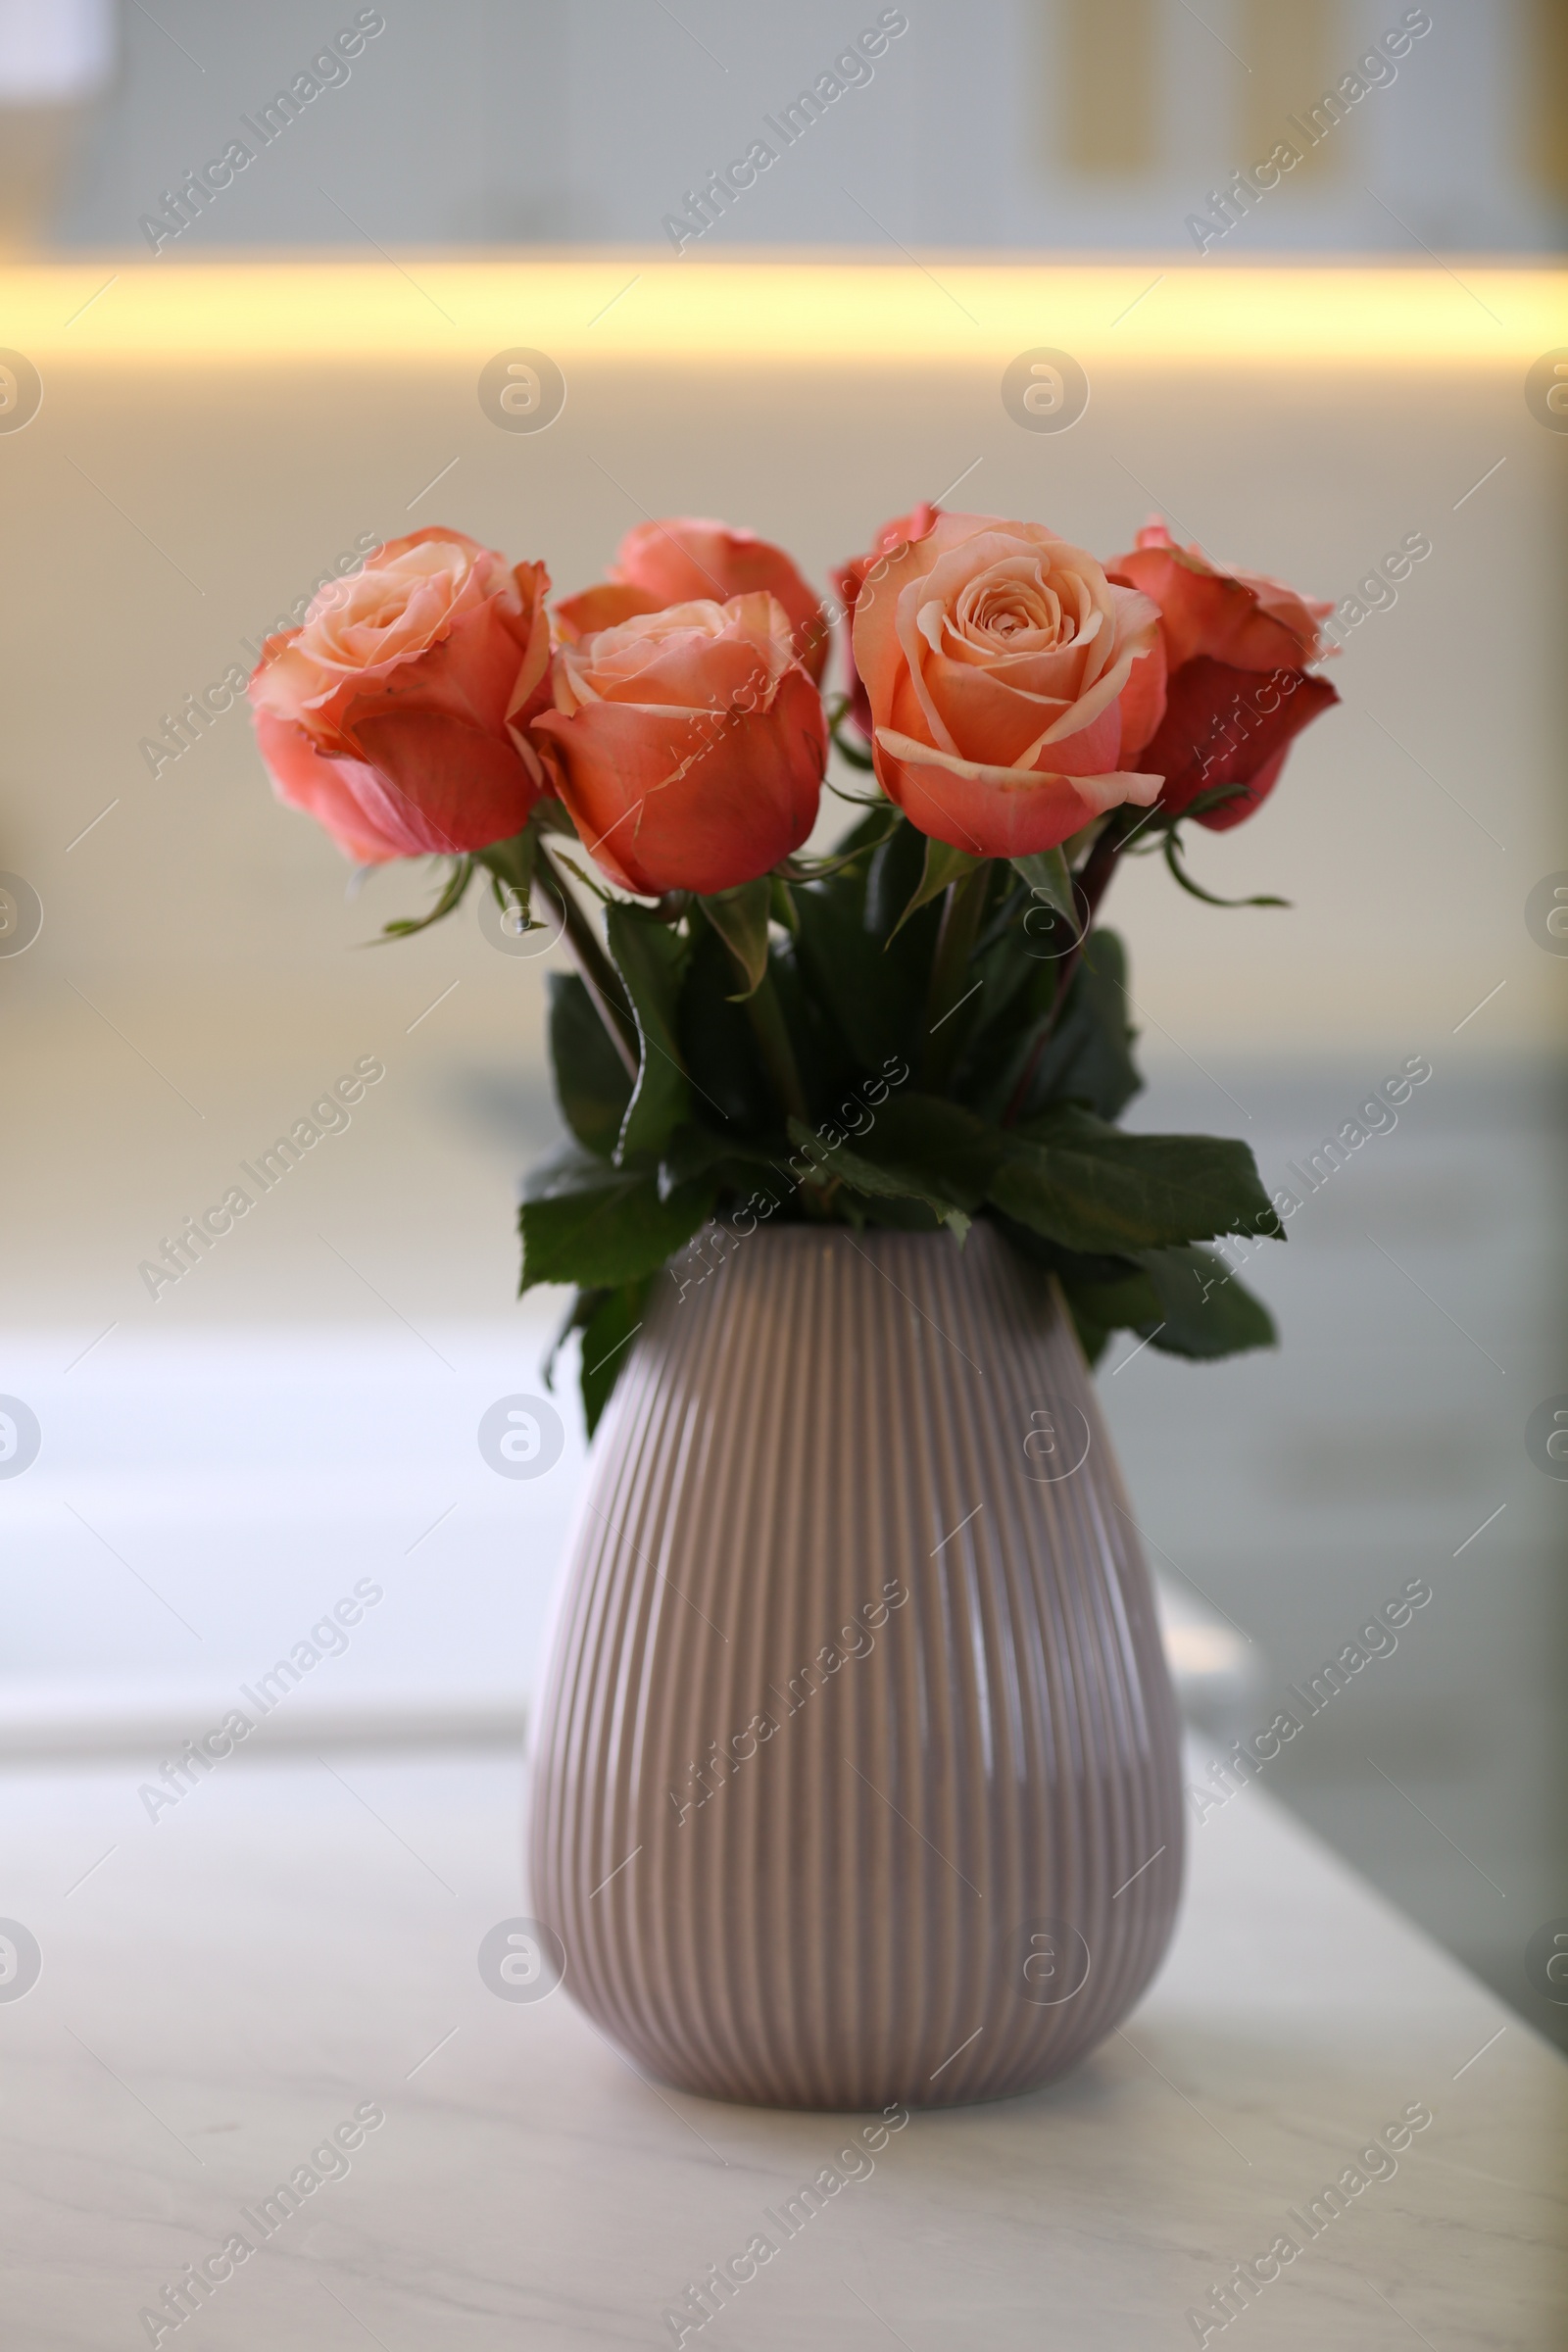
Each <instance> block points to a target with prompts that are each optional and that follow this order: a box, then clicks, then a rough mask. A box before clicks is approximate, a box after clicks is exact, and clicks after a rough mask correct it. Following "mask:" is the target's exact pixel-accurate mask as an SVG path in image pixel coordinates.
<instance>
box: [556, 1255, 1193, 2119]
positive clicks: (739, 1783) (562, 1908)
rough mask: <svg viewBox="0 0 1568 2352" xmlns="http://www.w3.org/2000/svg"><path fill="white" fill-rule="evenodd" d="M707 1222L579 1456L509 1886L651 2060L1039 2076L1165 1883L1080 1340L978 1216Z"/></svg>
mask: <svg viewBox="0 0 1568 2352" xmlns="http://www.w3.org/2000/svg"><path fill="white" fill-rule="evenodd" d="M710 1239H711V1243H712V1248H711V1250H694V1251H693V1252H692V1253H690V1254H689V1260H688V1262H686V1263H685V1264H682V1265H677V1266H675V1267H673V1268H670V1269H667V1270H666V1273H665V1275H664V1276H663V1277H662V1278H661V1279H660V1281H659V1282H658V1283H657V1284H656V1286H655V1289H654V1292H653V1294H652V1296H651V1299H650V1302H649V1305H648V1307H647V1310H646V1315H645V1320H644V1323H643V1325H642V1328H641V1331H640V1333H639V1335H638V1337H637V1339H636V1340H635V1342H634V1345H633V1351H632V1354H631V1360H630V1361H629V1363H628V1364H627V1366H626V1368H625V1370H624V1371H623V1373H622V1375H621V1378H620V1381H619V1384H618V1386H617V1388H616V1391H615V1393H614V1396H613V1398H612V1400H611V1403H610V1405H609V1408H608V1410H607V1412H606V1415H605V1418H604V1421H603V1423H602V1425H601V1428H600V1431H599V1433H598V1436H597V1439H596V1442H595V1446H594V1453H593V1459H592V1465H591V1473H590V1481H589V1486H588V1489H587V1492H586V1496H585V1502H584V1505H583V1507H582V1510H581V1517H580V1524H579V1531H578V1534H577V1538H576V1542H575V1546H574V1551H573V1555H572V1559H571V1564H570V1568H569V1571H568V1577H567V1583H566V1587H565V1591H564V1598H563V1601H562V1604H561V1609H560V1614H559V1618H558V1624H557V1632H556V1637H555V1642H554V1649H553V1656H552V1661H551V1667H550V1673H549V1679H548V1686H547V1691H546V1695H545V1699H544V1702H543V1707H542V1711H541V1715H540V1720H539V1725H538V1731H537V1739H536V1750H535V1768H534V1791H533V1823H532V1887H533V1901H534V1908H535V1911H536V1913H537V1916H538V1918H539V1920H540V1921H541V1922H542V1923H543V1925H544V1926H546V1927H547V1928H549V1929H550V1930H551V1931H552V1932H553V1934H554V1935H555V1936H557V1937H559V1939H560V1945H561V1948H562V1955H563V1958H564V1981H565V1985H566V1988H567V1990H568V1991H569V1992H570V1993H571V1995H572V1996H573V1997H574V1998H575V1999H576V2000H577V2001H578V2002H579V2003H580V2004H581V2006H582V2008H583V2009H585V2010H586V2011H587V2013H588V2015H589V2017H590V2018H591V2019H593V2020H594V2021H595V2023H596V2024H597V2025H598V2026H599V2027H601V2028H602V2029H603V2031H604V2033H605V2034H607V2035H609V2036H610V2037H612V2038H613V2040H614V2041H615V2042H616V2043H618V2044H619V2045H620V2047H621V2048H622V2049H623V2050H624V2051H625V2052H626V2053H627V2054H628V2055H629V2056H630V2057H631V2059H632V2060H633V2062H634V2063H635V2064H636V2065H638V2066H639V2067H641V2068H642V2069H644V2070H645V2071H646V2072H647V2073H648V2074H649V2075H650V2076H652V2077H653V2078H654V2079H655V2080H657V2081H658V2082H663V2083H665V2084H668V2085H671V2086H675V2087H678V2088H680V2089H683V2090H688V2091H695V2092H699V2093H701V2094H703V2095H706V2096H708V2097H711V2098H717V2099H728V2100H736V2101H742V2102H746V2103H748V2104H752V2105H758V2106H763V2107H787V2108H818V2109H837V2110H859V2111H864V2110H869V2109H877V2108H886V2107H889V2106H891V2105H893V2104H894V2103H903V2104H905V2105H907V2106H908V2107H936V2106H954V2105H958V2104H961V2103H964V2102H968V2101H974V2100H981V2099H994V2098H1001V2097H1004V2096H1005V2095H1008V2094H1010V2093H1014V2092H1019V2091H1025V2090H1029V2089H1032V2088H1034V2087H1036V2086H1038V2085H1039V2084H1041V2083H1044V2082H1050V2081H1051V2080H1052V2079H1053V2078H1054V2076H1057V2075H1060V2074H1061V2073H1062V2072H1063V2071H1064V2070H1065V2069H1066V2068H1068V2067H1070V2066H1071V2065H1073V2063H1074V2062H1075V2061H1076V2060H1077V2059H1079V2058H1080V2057H1082V2056H1083V2054H1084V2053H1085V2052H1086V2051H1087V2050H1089V2049H1091V2048H1092V2047H1093V2046H1094V2045H1095V2043H1097V2042H1098V2041H1100V2040H1101V2039H1103V2036H1104V2035H1105V2034H1108V2033H1109V2032H1110V2031H1111V2029H1112V2028H1113V2027H1114V2026H1115V2025H1116V2023H1117V2021H1118V2020H1119V2019H1121V2018H1122V2017H1124V2016H1125V2015H1126V2014H1127V2012H1128V2010H1129V2009H1130V2008H1131V2006H1132V2004H1133V2003H1134V2002H1135V2001H1136V2000H1137V1998H1138V1996H1139V1994H1140V1992H1141V1991H1142V1990H1143V1988H1144V1986H1145V1985H1147V1984H1148V1983H1149V1980H1150V1978H1151V1976H1152V1973H1153V1971H1154V1969H1155V1968H1156V1967H1157V1965H1158V1963H1159V1960H1160V1957H1161V1955H1162V1953H1163V1952H1164V1949H1165V1945H1166V1943H1167V1941H1168V1939H1169V1936H1170V1932H1171V1928H1172V1924H1173V1921H1174V1917H1175V1912H1176V1906H1177V1901H1178V1896H1179V1892H1180V1887H1181V1873H1182V1842H1183V1840H1182V1807H1181V1788H1180V1779H1179V1772H1178V1720H1177V1713H1176V1706H1175V1701H1174V1697H1173V1693H1172V1690H1171V1685H1170V1679H1169V1675H1168V1673H1167V1670H1166V1666H1165V1661H1164V1656H1163V1653H1162V1650H1161V1646H1160V1640H1159V1633H1158V1628H1157V1624H1156V1620H1155V1613H1154V1604H1153V1596H1152V1590H1151V1586H1150V1580H1149V1575H1148V1571H1147V1569H1146V1567H1145V1565H1144V1562H1143V1558H1142V1556H1141V1553H1140V1550H1139V1547H1138V1541H1137V1532H1136V1530H1135V1528H1134V1527H1133V1524H1132V1522H1131V1520H1130V1519H1129V1517H1128V1515H1127V1509H1126V1502H1125V1497H1124V1494H1123V1489H1122V1484H1121V1480H1120V1477H1119V1475H1118V1472H1117V1468H1116V1465H1115V1462H1114V1459H1113V1457H1112V1454H1111V1450H1110V1446H1109V1444H1108V1442H1107V1440H1106V1437H1105V1432H1104V1427H1103V1423H1102V1420H1101V1418H1100V1413H1099V1410H1098V1407H1097V1404H1096V1400H1095V1397H1094V1392H1093V1389H1092V1387H1091V1384H1090V1380H1089V1376H1088V1373H1087V1370H1086V1367H1085V1364H1084V1359H1083V1355H1082V1353H1081V1351H1080V1348H1079V1346H1078V1341H1077V1337H1076V1334H1075V1332H1074V1330H1073V1327H1072V1324H1071V1321H1070V1319H1069V1317H1068V1315H1067V1312H1066V1310H1065V1308H1064V1306H1063V1304H1062V1301H1061V1297H1060V1294H1059V1292H1058V1290H1057V1289H1056V1286H1055V1284H1054V1280H1053V1279H1052V1278H1050V1277H1047V1276H1044V1275H1042V1274H1041V1273H1039V1272H1038V1271H1037V1270H1036V1269H1035V1268H1034V1267H1032V1266H1031V1265H1029V1264H1027V1263H1025V1262H1024V1261H1023V1260H1021V1259H1020V1258H1019V1257H1018V1256H1017V1255H1016V1254H1015V1253H1014V1252H1013V1250H1011V1248H1010V1247H1009V1245H1008V1244H1007V1243H1006V1242H1005V1239H1004V1238H1003V1237H1002V1235H1001V1234H999V1233H998V1232H997V1230H996V1229H995V1228H994V1227H992V1226H989V1225H985V1224H980V1225H977V1226H976V1227H975V1228H974V1229H973V1230H972V1231H971V1232H970V1233H969V1235H968V1237H967V1240H966V1242H965V1244H964V1245H963V1246H962V1247H961V1248H960V1247H959V1246H958V1244H957V1243H956V1241H955V1240H954V1239H953V1238H952V1237H951V1236H949V1235H948V1234H946V1233H936V1234H905V1233H894V1232H885V1231H884V1232H874V1231H873V1232H863V1233H859V1234H857V1233H853V1232H851V1231H850V1230H848V1229H847V1228H844V1227H823V1226H820V1225H818V1226H810V1225H790V1226H781V1227H778V1228H769V1227H766V1226H763V1227H761V1228H760V1229H758V1230H757V1231H756V1232H754V1233H753V1234H752V1235H750V1236H749V1237H747V1238H744V1239H736V1238H734V1237H730V1236H722V1235H717V1234H713V1235H711V1237H710ZM720 1251H722V1256H720V1254H719V1252H720ZM704 1264H706V1265H708V1266H709V1267H710V1268H711V1271H709V1272H708V1273H707V1274H706V1275H705V1276H704V1277H703V1278H702V1279H697V1268H698V1267H699V1266H700V1265H704Z"/></svg>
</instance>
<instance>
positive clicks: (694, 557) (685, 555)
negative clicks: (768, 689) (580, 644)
mask: <svg viewBox="0 0 1568 2352" xmlns="http://www.w3.org/2000/svg"><path fill="white" fill-rule="evenodd" d="M758 590H761V591H763V592H764V593H765V594H767V595H768V596H772V597H776V598H777V600H778V602H779V603H780V604H781V605H782V606H783V608H784V610H785V612H786V613H788V615H789V622H790V629H791V632H792V642H793V645H794V650H795V658H796V660H797V661H798V662H803V663H804V664H805V667H806V669H807V670H808V672H809V675H810V677H811V679H812V681H813V683H820V680H821V676H822V669H823V665H824V664H825V662H826V661H827V651H828V643H829V632H828V626H827V620H826V616H825V615H824V613H823V611H822V606H821V600H820V599H819V598H818V596H817V594H816V592H815V590H814V589H813V588H811V587H810V586H809V583H808V582H807V581H806V580H804V579H803V578H802V577H801V575H800V573H799V572H798V571H797V570H796V568H795V565H794V564H792V563H791V562H790V559H789V557H788V556H787V555H786V554H785V553H784V550H783V549H782V548H781V547H774V546H772V545H771V544H770V543H769V542H768V541H767V540H766V539H759V538H758V537H757V535H756V533H755V532H754V531H737V530H732V529H731V528H730V526H729V524H728V523H727V522H712V521H710V520H709V519H707V518H706V517H705V516H702V515H666V516H665V517H664V519H663V520H662V522H640V523H638V524H637V526H636V528H635V529H634V530H630V531H628V532H627V533H626V536H625V538H624V539H623V540H622V541H621V543H620V545H619V547H618V548H616V550H615V561H614V562H613V564H612V565H611V566H610V576H609V579H608V581H606V582H602V583H601V584H600V585H598V586H597V587H593V588H584V589H583V590H581V591H580V593H579V594H578V595H576V596H567V597H564V598H563V599H562V601H561V603H560V604H559V605H558V606H557V607H556V621H557V625H558V628H559V630H560V633H561V635H562V636H563V637H564V639H565V640H566V642H567V643H568V644H570V643H575V642H576V641H577V640H578V639H580V638H582V637H585V636H588V635H590V634H591V633H592V632H593V631H594V630H595V629H606V628H613V627H615V626H616V625H617V624H618V623H619V622H621V621H623V620H630V619H633V618H634V617H635V616H636V615H637V614H639V613H662V612H663V611H664V610H665V609H666V608H667V607H668V606H670V605H691V604H705V603H707V602H709V601H710V600H711V601H712V602H714V603H717V604H725V603H727V602H728V601H729V599H730V598H731V597H736V596H750V595H752V594H754V593H755V592H756V591H758Z"/></svg>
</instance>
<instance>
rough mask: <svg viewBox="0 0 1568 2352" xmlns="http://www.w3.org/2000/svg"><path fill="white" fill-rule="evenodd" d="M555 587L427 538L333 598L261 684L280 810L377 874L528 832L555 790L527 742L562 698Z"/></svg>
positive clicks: (257, 678)
mask: <svg viewBox="0 0 1568 2352" xmlns="http://www.w3.org/2000/svg"><path fill="white" fill-rule="evenodd" d="M549 588H550V579H549V574H548V573H547V572H546V570H545V567H544V565H543V564H517V565H516V566H515V568H514V569H511V570H509V569H508V566H507V563H506V559H505V557H503V556H499V555H496V554H495V553H494V552H493V551H492V550H491V549H489V548H484V547H480V546H479V545H478V543H477V541H475V540H472V539H469V538H466V537H465V535H464V533H463V532H461V531H447V530H440V529H436V528H430V529H425V530H420V531H415V532H414V533H413V534H412V535H411V536H410V537H409V538H406V539H393V540H389V541H388V542H387V544H386V546H385V547H382V548H378V549H377V550H376V552H375V554H374V555H372V556H370V557H369V558H368V561H367V563H366V564H365V568H364V569H363V571H360V572H357V573H355V574H353V575H352V576H351V577H350V578H348V579H345V580H336V581H333V582H331V583H330V584H329V585H328V586H327V587H325V588H323V589H321V591H320V592H319V595H318V596H317V599H316V601H315V603H314V604H313V605H312V607H311V609H310V611H309V613H307V614H306V616H305V621H304V625H303V626H302V627H300V628H297V629H285V630H284V631H283V632H282V634H281V635H280V636H276V637H270V638H269V639H268V641H267V644H266V645H265V647H264V648H263V651H262V659H261V661H260V662H258V664H257V667H256V670H255V673H254V674H253V676H252V678H251V682H250V697H251V705H252V708H253V711H254V712H255V720H256V735H257V741H258V743H259V744H260V746H261V752H262V758H263V760H265V761H266V763H267V767H268V771H269V773H270V776H271V780H272V787H273V790H274V791H275V792H276V793H277V795H278V798H279V799H280V800H283V801H286V802H288V803H289V804H290V805H291V806H292V807H294V808H297V809H307V810H308V811H309V812H310V813H311V814H312V815H313V816H315V817H316V818H318V820H319V822H320V823H321V824H322V825H324V826H325V828H326V830H327V831H328V832H329V833H330V834H331V835H332V837H333V839H334V840H335V841H336V842H337V843H338V844H339V846H340V847H341V848H342V849H344V850H346V851H347V852H348V854H349V856H350V857H352V858H359V859H361V860H362V861H363V862H367V863H380V862H381V861H383V860H384V859H386V858H412V857H417V856H420V855H422V854H423V853H425V852H428V851H446V852H452V853H456V852H461V851H466V850H479V849H484V848H486V847H488V845H489V844H490V843H491V842H493V841H502V840H506V839H507V838H509V837H510V836H511V835H512V834H514V833H517V832H520V831H521V829H522V827H523V825H524V823H525V822H526V821H527V816H528V811H529V810H530V809H531V808H532V807H533V805H534V802H535V801H536V800H537V799H538V798H539V795H540V793H541V791H542V790H543V789H544V782H545V779H544V774H543V770H542V768H541V766H540V762H539V758H538V755H537V753H536V752H535V750H534V749H533V746H532V745H531V744H530V743H529V741H528V739H527V736H526V734H525V732H524V730H525V728H526V727H527V724H528V721H529V720H530V719H531V718H532V717H533V715H534V713H535V712H536V711H538V710H540V709H541V708H542V707H543V705H544V704H545V702H546V701H547V700H548V699H549V691H550V686H549V666H550V633H549V624H548V621H547V619H546V617H545V598H546V596H547V594H548V593H549Z"/></svg>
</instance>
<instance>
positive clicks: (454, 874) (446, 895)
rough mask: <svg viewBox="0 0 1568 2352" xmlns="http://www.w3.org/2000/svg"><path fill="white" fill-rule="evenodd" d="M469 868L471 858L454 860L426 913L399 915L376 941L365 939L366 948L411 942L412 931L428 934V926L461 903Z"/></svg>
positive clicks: (383, 928) (468, 877) (471, 865)
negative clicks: (392, 940) (434, 900)
mask: <svg viewBox="0 0 1568 2352" xmlns="http://www.w3.org/2000/svg"><path fill="white" fill-rule="evenodd" d="M473 866H474V861H473V859H472V858H455V859H454V860H453V865H452V871H451V872H450V873H449V874H448V876H447V878H446V881H445V882H444V883H443V885H442V887H441V892H440V895H439V896H438V898H437V899H436V902H435V905H434V906H433V907H431V909H430V911H429V913H428V914H416V915H407V914H405V915H399V916H398V917H397V919H396V920H395V921H394V922H390V923H383V924H382V925H381V937H380V938H379V939H372V940H368V941H367V942H366V945H367V946H368V947H372V948H378V947H382V946H384V945H385V943H386V941H387V940H389V939H412V938H413V937H414V934H415V933H416V931H428V930H429V928H430V925H431V924H432V923H439V922H440V921H441V919H442V917H443V916H445V915H449V914H450V913H451V912H452V910H453V908H454V907H457V906H459V905H460V904H461V902H462V899H463V894H464V892H465V891H466V889H467V887H468V883H469V881H470V880H471V878H472V875H473Z"/></svg>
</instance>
